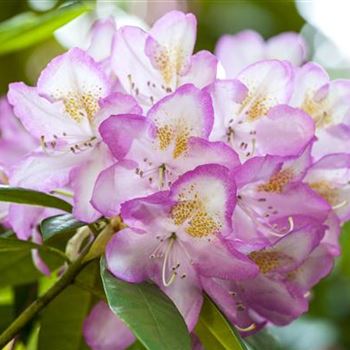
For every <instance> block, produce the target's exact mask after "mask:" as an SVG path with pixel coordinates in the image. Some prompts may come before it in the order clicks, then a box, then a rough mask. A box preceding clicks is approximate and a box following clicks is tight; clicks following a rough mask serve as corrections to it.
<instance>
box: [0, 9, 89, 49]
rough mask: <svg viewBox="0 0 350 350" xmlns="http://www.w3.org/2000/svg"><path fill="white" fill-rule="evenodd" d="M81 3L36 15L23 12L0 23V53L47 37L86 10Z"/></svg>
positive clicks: (24, 46) (26, 45)
mask: <svg viewBox="0 0 350 350" xmlns="http://www.w3.org/2000/svg"><path fill="white" fill-rule="evenodd" d="M89 9H90V7H88V6H87V5H85V4H82V3H75V4H72V5H69V6H64V7H61V8H58V9H55V10H53V11H50V12H47V13H44V14H42V15H38V14H35V13H23V14H20V15H18V16H16V17H13V18H11V19H9V20H7V21H5V22H3V23H1V25H0V54H5V53H9V52H12V51H16V50H20V49H23V48H26V47H29V46H31V45H33V44H36V43H38V42H40V41H43V40H45V39H47V38H49V37H50V36H51V35H52V33H53V32H54V31H55V30H56V29H58V28H60V27H61V26H63V25H64V24H66V23H68V22H70V21H71V20H73V19H74V18H76V17H78V16H80V15H81V14H83V13H84V12H86V11H88V10H89Z"/></svg>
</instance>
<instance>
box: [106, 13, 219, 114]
mask: <svg viewBox="0 0 350 350" xmlns="http://www.w3.org/2000/svg"><path fill="white" fill-rule="evenodd" d="M196 25H197V21H196V18H195V17H194V16H193V15H192V14H184V13H182V12H179V11H172V12H169V13H168V14H166V15H164V16H163V17H162V18H160V19H159V20H158V21H157V22H156V23H155V24H154V25H153V27H152V28H151V29H150V31H149V32H148V33H146V32H145V31H143V30H142V29H140V28H138V27H132V26H125V27H121V28H120V29H118V31H117V35H116V36H115V39H114V46H113V53H112V68H113V70H114V73H115V74H116V75H117V76H118V78H119V80H120V83H121V85H122V87H123V88H124V90H125V91H126V92H128V93H129V94H131V95H132V96H134V97H135V98H136V99H137V101H138V102H139V103H140V104H141V105H143V106H144V107H145V108H149V107H151V106H152V105H153V104H154V103H155V102H157V101H158V100H160V99H161V98H162V97H164V96H165V95H167V94H169V93H171V92H174V91H175V90H176V89H177V88H178V87H180V86H181V85H183V84H186V83H192V84H194V85H195V86H197V87H199V88H202V87H204V86H206V85H208V84H210V83H212V82H213V81H214V80H215V77H216V64H217V60H216V58H215V56H213V55H212V54H211V53H209V52H208V51H200V52H198V53H196V54H195V55H192V52H193V48H194V44H195V39H196Z"/></svg>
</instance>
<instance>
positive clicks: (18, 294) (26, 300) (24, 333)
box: [13, 281, 38, 344]
mask: <svg viewBox="0 0 350 350" xmlns="http://www.w3.org/2000/svg"><path fill="white" fill-rule="evenodd" d="M13 294H14V308H15V316H16V317H17V316H19V315H20V314H21V313H22V312H23V311H24V310H25V309H26V308H27V307H28V306H29V305H30V304H31V303H32V302H33V301H34V300H35V299H36V298H37V297H38V282H37V281H36V282H32V283H29V284H25V285H22V286H15V287H14V288H13ZM34 327H35V320H30V322H28V323H27V324H26V325H25V326H24V327H23V328H22V329H21V330H20V332H19V333H18V334H17V339H18V341H20V342H22V343H23V344H28V341H29V339H30V336H31V334H32V331H33V329H34Z"/></svg>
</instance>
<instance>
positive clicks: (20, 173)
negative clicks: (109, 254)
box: [8, 49, 140, 222]
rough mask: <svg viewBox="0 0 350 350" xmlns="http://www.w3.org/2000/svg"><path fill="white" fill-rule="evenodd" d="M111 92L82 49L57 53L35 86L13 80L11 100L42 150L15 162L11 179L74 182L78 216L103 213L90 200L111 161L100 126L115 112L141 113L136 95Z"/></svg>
mask: <svg viewBox="0 0 350 350" xmlns="http://www.w3.org/2000/svg"><path fill="white" fill-rule="evenodd" d="M110 93H111V86H110V81H109V80H108V79H107V78H106V76H105V74H104V72H103V71H102V70H101V69H100V67H99V65H97V64H96V63H95V61H94V60H93V59H92V58H91V57H90V56H88V55H87V54H86V53H85V52H83V51H82V50H80V49H72V50H70V51H68V52H67V53H66V54H63V55H61V56H59V57H57V58H55V59H54V60H53V61H52V62H51V63H50V64H49V65H48V66H47V68H46V69H45V70H44V71H43V72H42V74H41V76H40V78H39V80H38V84H37V87H36V88H32V87H28V86H26V85H24V84H23V83H14V84H11V85H10V91H9V94H8V98H9V101H10V103H11V104H12V105H13V106H14V111H15V113H16V115H17V116H18V117H19V118H20V120H21V121H22V123H23V125H24V126H25V127H26V129H27V130H28V131H29V132H30V133H31V134H32V136H33V137H35V138H36V139H37V140H39V141H40V143H41V146H42V149H41V150H37V151H35V152H33V153H32V154H31V155H29V156H28V157H27V158H26V159H25V160H24V161H23V162H21V163H20V164H18V165H17V169H15V171H14V172H13V174H12V176H11V177H10V183H11V184H12V185H15V186H22V187H28V188H34V189H39V190H41V191H51V190H54V189H57V188H62V187H64V186H71V187H72V189H73V191H74V215H75V216H76V217H77V218H79V219H81V220H83V221H87V222H91V221H94V220H96V219H97V218H98V217H99V216H100V214H99V213H98V212H97V211H96V210H95V209H94V208H93V207H92V206H91V205H90V199H91V195H92V190H93V187H94V183H95V181H96V178H97V176H98V174H99V173H100V172H101V171H102V170H103V169H104V168H106V167H107V166H109V165H110V164H111V163H112V156H111V154H110V152H109V151H108V149H107V148H106V147H105V145H104V144H103V143H101V139H100V136H99V134H98V127H99V125H100V123H101V122H102V121H103V120H104V118H106V117H109V116H110V115H111V114H118V113H133V112H136V113H139V112H140V108H139V107H138V106H137V104H136V102H135V101H134V100H133V98H132V97H130V96H127V95H123V94H112V95H110Z"/></svg>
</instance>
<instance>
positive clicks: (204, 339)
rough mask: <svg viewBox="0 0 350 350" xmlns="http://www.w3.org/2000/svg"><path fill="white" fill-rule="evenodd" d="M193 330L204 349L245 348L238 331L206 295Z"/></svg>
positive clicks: (239, 349) (229, 349) (241, 349)
mask: <svg viewBox="0 0 350 350" xmlns="http://www.w3.org/2000/svg"><path fill="white" fill-rule="evenodd" d="M195 332H196V334H197V336H198V338H199V339H200V341H201V343H202V344H203V346H204V348H205V349H206V350H211V349H215V350H247V347H246V345H245V344H244V342H243V340H242V339H241V337H240V336H239V334H238V332H237V331H236V330H235V329H234V328H233V326H232V325H231V324H230V323H229V322H228V320H227V319H226V318H225V316H224V315H223V314H222V313H221V311H220V310H219V309H218V308H217V306H216V305H215V304H214V303H213V302H212V301H211V300H210V299H209V297H207V296H205V298H204V303H203V306H202V310H201V314H200V317H199V321H198V323H197V325H196V329H195Z"/></svg>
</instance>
